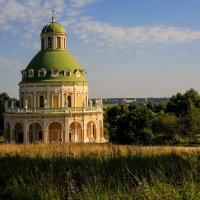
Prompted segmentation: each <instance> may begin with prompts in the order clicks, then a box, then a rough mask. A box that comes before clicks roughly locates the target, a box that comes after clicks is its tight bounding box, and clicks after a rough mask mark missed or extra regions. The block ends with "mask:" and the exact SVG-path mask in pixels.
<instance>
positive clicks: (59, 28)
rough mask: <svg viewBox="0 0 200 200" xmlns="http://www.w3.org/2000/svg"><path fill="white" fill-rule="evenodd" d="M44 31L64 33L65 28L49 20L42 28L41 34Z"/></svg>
mask: <svg viewBox="0 0 200 200" xmlns="http://www.w3.org/2000/svg"><path fill="white" fill-rule="evenodd" d="M45 33H64V34H66V31H65V29H64V28H63V27H62V26H61V25H60V24H58V23H56V22H50V23H49V24H47V25H46V26H44V28H43V29H42V32H41V34H45Z"/></svg>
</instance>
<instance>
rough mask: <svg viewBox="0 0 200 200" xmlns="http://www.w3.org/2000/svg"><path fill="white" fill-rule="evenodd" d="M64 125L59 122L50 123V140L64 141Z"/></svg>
mask: <svg viewBox="0 0 200 200" xmlns="http://www.w3.org/2000/svg"><path fill="white" fill-rule="evenodd" d="M62 141H63V133H62V126H61V124H60V123H59V122H52V123H51V124H50V125H49V142H62Z"/></svg>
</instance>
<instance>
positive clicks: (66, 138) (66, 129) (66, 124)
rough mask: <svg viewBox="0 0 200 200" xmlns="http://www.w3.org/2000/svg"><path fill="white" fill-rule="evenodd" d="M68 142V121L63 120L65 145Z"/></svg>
mask: <svg viewBox="0 0 200 200" xmlns="http://www.w3.org/2000/svg"><path fill="white" fill-rule="evenodd" d="M68 142H69V121H68V119H65V143H68Z"/></svg>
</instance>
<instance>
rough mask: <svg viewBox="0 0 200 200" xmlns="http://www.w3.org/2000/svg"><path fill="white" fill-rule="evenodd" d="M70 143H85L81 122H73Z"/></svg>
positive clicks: (70, 130)
mask: <svg viewBox="0 0 200 200" xmlns="http://www.w3.org/2000/svg"><path fill="white" fill-rule="evenodd" d="M69 142H83V129H82V127H81V124H80V123H79V122H72V123H71V124H70V126H69Z"/></svg>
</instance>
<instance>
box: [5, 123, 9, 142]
mask: <svg viewBox="0 0 200 200" xmlns="http://www.w3.org/2000/svg"><path fill="white" fill-rule="evenodd" d="M4 129H5V132H4V134H5V135H4V137H5V142H10V139H11V138H10V123H9V122H6V124H5V128H4Z"/></svg>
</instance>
